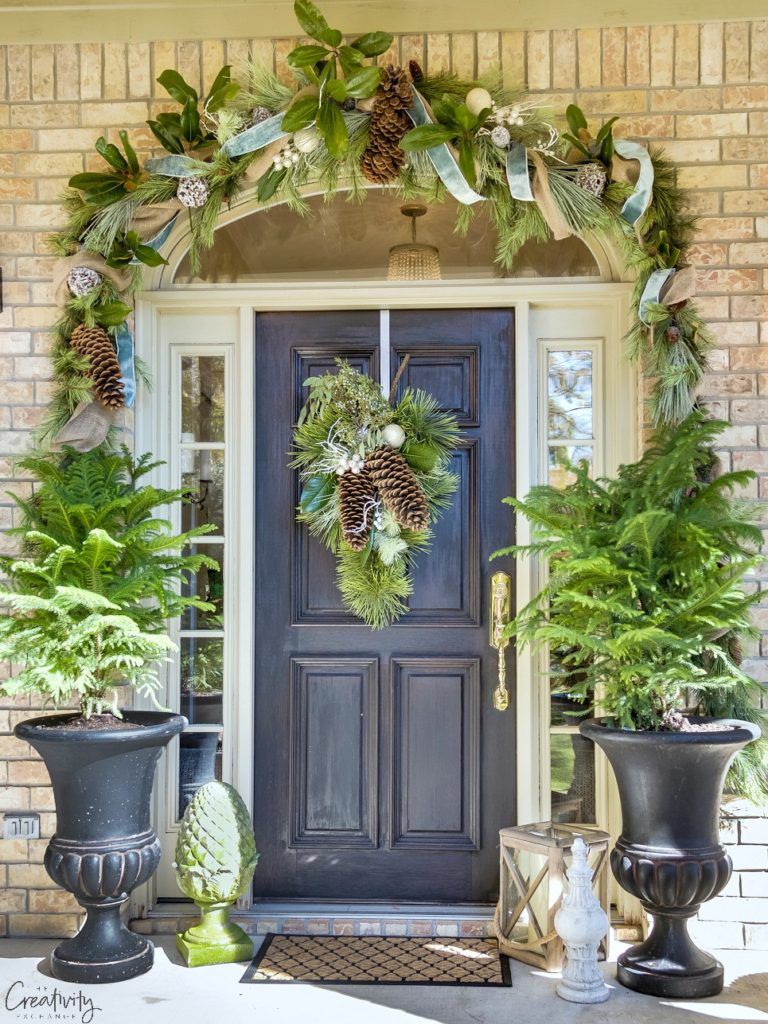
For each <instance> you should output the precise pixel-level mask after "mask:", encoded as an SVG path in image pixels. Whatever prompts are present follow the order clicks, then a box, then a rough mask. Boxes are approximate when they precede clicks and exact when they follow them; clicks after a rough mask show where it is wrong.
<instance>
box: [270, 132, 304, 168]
mask: <svg viewBox="0 0 768 1024" xmlns="http://www.w3.org/2000/svg"><path fill="white" fill-rule="evenodd" d="M299 160H301V153H299V151H298V149H296V146H295V145H294V144H293V140H292V139H289V140H288V141H287V142H286V144H285V145H284V146H283V148H282V149H281V150H280V152H279V153H276V154H275V157H274V159H273V160H272V163H273V164H274V166H275V169H276V170H278V171H281V170H288V169H289V168H290V167H295V165H296V164H297V163H298V162H299Z"/></svg>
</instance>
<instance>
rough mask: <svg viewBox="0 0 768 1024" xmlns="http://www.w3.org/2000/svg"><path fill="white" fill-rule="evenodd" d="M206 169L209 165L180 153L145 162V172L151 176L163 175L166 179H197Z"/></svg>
mask: <svg viewBox="0 0 768 1024" xmlns="http://www.w3.org/2000/svg"><path fill="white" fill-rule="evenodd" d="M208 169H209V165H208V164H205V163H203V161H202V160H195V159H194V157H191V156H184V155H182V154H181V153H172V154H171V155H170V156H159V157H156V158H155V159H154V160H147V170H148V171H149V172H150V173H151V174H163V175H165V177H166V178H199V177H200V175H201V174H205V172H206V171H207V170H208Z"/></svg>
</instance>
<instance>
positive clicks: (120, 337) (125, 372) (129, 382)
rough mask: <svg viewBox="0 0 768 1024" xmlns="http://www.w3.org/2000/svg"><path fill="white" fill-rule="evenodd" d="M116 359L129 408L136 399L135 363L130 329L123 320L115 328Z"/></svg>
mask: <svg viewBox="0 0 768 1024" xmlns="http://www.w3.org/2000/svg"><path fill="white" fill-rule="evenodd" d="M115 345H116V347H117V361H118V363H120V373H121V375H122V378H123V392H124V394H125V404H126V406H127V407H128V408H129V409H130V408H131V406H132V405H133V403H134V402H135V401H136V363H135V360H134V356H133V337H132V335H131V329H130V327H129V326H128V324H127V323H125V321H123V323H121V324H120V325H119V326H118V327H117V328H116V330H115Z"/></svg>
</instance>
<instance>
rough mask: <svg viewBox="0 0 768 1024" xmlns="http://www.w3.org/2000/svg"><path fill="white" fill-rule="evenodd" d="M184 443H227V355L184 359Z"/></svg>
mask: <svg viewBox="0 0 768 1024" xmlns="http://www.w3.org/2000/svg"><path fill="white" fill-rule="evenodd" d="M181 430H182V441H187V442H190V441H223V440H224V356H184V357H183V358H182V360H181Z"/></svg>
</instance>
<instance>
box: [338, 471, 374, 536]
mask: <svg viewBox="0 0 768 1024" xmlns="http://www.w3.org/2000/svg"><path fill="white" fill-rule="evenodd" d="M374 491H375V487H374V485H373V481H372V480H371V477H370V475H369V473H368V471H367V468H366V467H364V468H363V469H361V470H360V472H359V473H353V472H352V470H351V469H348V470H347V472H346V473H344V475H343V476H342V477H340V478H339V519H340V520H341V534H342V536H343V538H344V540H345V541H346V542H347V544H348V545H349V546H350V547H351V548H352V550H353V551H362V550H363V548H364V547H365V545H366V544H367V543H368V538H369V537H370V536H371V526H372V525H373V508H372V506H371V502H372V500H373V494H374ZM366 506H368V507H366Z"/></svg>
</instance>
